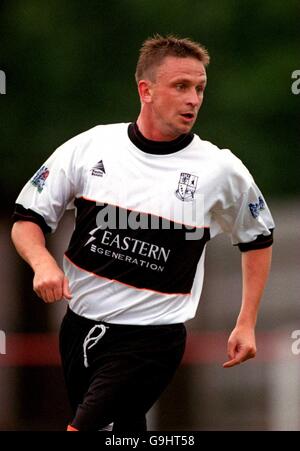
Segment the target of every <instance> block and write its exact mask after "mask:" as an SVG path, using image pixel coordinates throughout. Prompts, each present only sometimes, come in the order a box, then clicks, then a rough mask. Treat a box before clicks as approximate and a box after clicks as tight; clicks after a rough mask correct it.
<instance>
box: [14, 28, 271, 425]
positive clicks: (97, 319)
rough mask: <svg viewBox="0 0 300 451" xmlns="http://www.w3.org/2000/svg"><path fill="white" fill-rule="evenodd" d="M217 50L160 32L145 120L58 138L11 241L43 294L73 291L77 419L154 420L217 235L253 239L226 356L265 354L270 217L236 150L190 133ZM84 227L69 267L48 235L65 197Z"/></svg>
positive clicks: (66, 341) (54, 296) (70, 315)
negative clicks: (260, 341) (259, 347)
mask: <svg viewBox="0 0 300 451" xmlns="http://www.w3.org/2000/svg"><path fill="white" fill-rule="evenodd" d="M208 63H209V55H208V53H207V51H206V49H205V48H204V47H202V46H201V45H199V44H198V43H195V42H193V41H191V40H189V39H177V38H175V37H172V36H168V37H161V36H155V37H154V38H151V39H148V40H147V41H145V43H144V44H143V46H142V48H141V51H140V57H139V61H138V64H137V70H136V81H137V85H138V92H139V96H140V100H141V111H140V114H139V116H138V119H137V121H136V123H132V124H111V125H105V126H97V127H95V128H93V129H91V130H89V131H87V132H85V133H82V134H80V135H78V136H76V137H75V138H73V139H71V140H70V141H68V142H67V143H65V144H63V145H62V146H61V147H59V148H58V149H57V150H56V152H54V154H53V155H52V156H51V157H50V158H49V159H48V160H47V161H46V163H44V165H43V166H42V167H41V169H39V171H38V172H37V173H36V174H35V175H34V176H33V178H32V179H31V180H30V181H29V182H28V183H27V184H26V185H25V187H24V188H23V190H22V192H21V194H20V195H19V197H18V199H17V202H16V210H15V215H14V218H15V221H16V222H15V224H14V226H13V230H12V239H13V242H14V244H15V246H16V248H17V250H18V252H19V253H20V255H21V256H22V257H23V258H24V259H25V260H26V261H27V262H28V263H29V264H30V265H31V267H32V269H33V271H34V279H33V287H34V290H35V292H36V293H37V294H38V295H39V296H40V297H41V298H42V299H43V300H44V301H45V302H46V303H53V302H56V301H59V300H61V299H66V300H67V301H68V309H67V313H66V316H65V317H64V320H63V324H62V327H61V332H60V351H61V356H62V363H63V368H64V373H65V379H66V384H67V389H68V393H69V397H70V401H71V405H72V408H73V411H74V417H73V419H71V422H70V425H69V427H68V429H69V430H101V429H102V430H103V429H105V428H108V427H109V425H110V424H113V430H114V431H126V430H127V431H142V430H146V420H145V414H146V412H147V411H148V410H149V409H150V407H151V406H152V405H153V404H154V402H155V401H156V400H157V399H158V398H159V396H160V394H161V393H162V391H163V390H164V389H165V387H166V386H167V385H168V383H169V382H170V380H171V378H172V376H173V375H174V372H175V371H176V369H177V367H178V365H179V364H180V361H181V358H182V355H183V352H184V346H185V327H184V324H183V323H184V322H185V321H187V320H189V319H191V318H193V317H194V315H195V312H196V309H197V305H198V302H199V297H200V293H201V288H202V281H203V262H204V250H205V245H206V242H207V241H208V240H209V239H210V238H212V237H213V236H215V235H217V234H218V233H221V232H226V233H228V234H230V235H231V238H232V242H233V244H235V245H238V246H239V248H240V250H241V251H242V273H243V296H242V305H241V310H240V313H239V315H238V318H237V322H236V326H235V328H234V330H233V332H232V333H231V335H230V338H229V341H228V357H229V360H228V361H227V362H226V363H225V364H224V365H223V366H224V367H225V368H228V367H231V366H234V365H237V364H239V363H241V362H243V361H245V360H247V359H249V358H252V357H254V356H255V352H256V350H255V333H254V328H255V322H256V316H257V311H258V305H259V300H260V298H261V295H262V292H263V289H264V286H265V282H266V279H267V276H268V272H269V267H270V261H271V245H272V231H273V228H274V224H273V220H272V217H271V214H270V212H269V210H268V207H267V205H266V203H265V201H264V198H263V196H262V194H261V193H260V191H259V189H258V188H257V186H256V185H255V183H254V181H253V178H252V177H251V175H250V174H249V172H248V171H247V169H246V168H245V166H244V165H243V164H242V163H241V161H240V160H239V159H238V158H236V157H235V156H234V155H233V154H232V153H231V152H230V151H229V150H224V149H223V150H221V149H218V148H217V147H216V146H214V145H213V144H211V143H209V142H207V141H203V140H201V139H200V138H199V137H198V136H197V135H194V134H192V133H191V129H192V127H193V125H194V123H195V121H196V118H197V114H198V111H199V109H200V107H201V104H202V101H203V96H204V90H205V86H206V70H205V68H206V66H207V64H208ZM74 207H75V209H76V226H75V230H74V233H73V235H72V238H71V241H70V244H69V247H68V250H67V252H66V254H65V258H64V271H62V270H61V269H60V268H59V267H58V265H57V263H56V261H55V260H54V259H53V257H52V256H51V255H50V253H49V252H48V250H47V249H46V247H45V239H44V232H50V231H51V232H54V231H55V229H56V227H57V224H58V222H59V220H60V218H61V216H62V215H63V213H64V211H65V209H66V208H74Z"/></svg>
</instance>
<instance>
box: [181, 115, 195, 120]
mask: <svg viewBox="0 0 300 451" xmlns="http://www.w3.org/2000/svg"><path fill="white" fill-rule="evenodd" d="M180 116H182V117H184V118H185V119H187V120H189V121H191V120H193V119H194V117H195V115H194V113H181V114H180Z"/></svg>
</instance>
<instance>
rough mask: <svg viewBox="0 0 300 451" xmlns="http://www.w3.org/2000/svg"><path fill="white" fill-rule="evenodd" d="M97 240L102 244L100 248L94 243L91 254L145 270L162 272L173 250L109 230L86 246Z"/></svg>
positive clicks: (91, 239)
mask: <svg viewBox="0 0 300 451" xmlns="http://www.w3.org/2000/svg"><path fill="white" fill-rule="evenodd" d="M95 230H97V229H94V230H92V232H91V233H90V235H92V234H94V233H95ZM96 239H97V241H96V243H97V244H100V246H98V245H97V244H95V242H94V243H93V244H91V245H90V251H91V252H93V253H95V254H99V255H104V256H105V257H110V258H114V259H116V260H122V261H126V262H127V263H131V264H135V265H137V266H141V267H143V268H145V269H152V270H153V271H159V272H162V271H163V270H164V268H165V267H164V264H165V263H167V261H168V258H169V256H170V253H171V249H168V248H165V247H163V246H158V245H157V244H154V243H149V242H147V241H142V240H138V239H136V238H132V237H129V236H121V235H120V234H118V233H113V232H110V231H108V230H106V231H104V232H103V231H101V232H100V235H99V234H98V235H97V237H95V236H91V238H90V239H89V240H88V241H87V242H86V243H85V245H84V246H87V245H88V244H89V243H91V242H93V241H95V240H96ZM122 251H123V252H122ZM128 254H130V255H128Z"/></svg>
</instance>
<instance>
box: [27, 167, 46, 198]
mask: <svg viewBox="0 0 300 451" xmlns="http://www.w3.org/2000/svg"><path fill="white" fill-rule="evenodd" d="M48 175H49V169H48V168H46V166H42V167H41V168H40V169H39V170H38V171H37V172H36V173H35V175H34V176H33V177H32V179H31V184H32V185H33V186H35V187H36V188H37V190H38V192H39V193H41V192H42V191H43V189H44V186H45V183H46V179H47V177H48Z"/></svg>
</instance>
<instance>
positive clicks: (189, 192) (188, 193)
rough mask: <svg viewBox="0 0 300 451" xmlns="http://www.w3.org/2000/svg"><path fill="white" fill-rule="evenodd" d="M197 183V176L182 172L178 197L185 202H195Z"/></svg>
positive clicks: (177, 192) (177, 191)
mask: <svg viewBox="0 0 300 451" xmlns="http://www.w3.org/2000/svg"><path fill="white" fill-rule="evenodd" d="M197 183H198V177H197V176H196V175H192V174H188V173H187V172H182V173H181V174H180V178H179V182H178V188H177V190H176V191H175V195H176V197H177V198H178V199H180V200H182V201H183V202H191V201H192V200H194V196H195V192H196V188H197Z"/></svg>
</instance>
